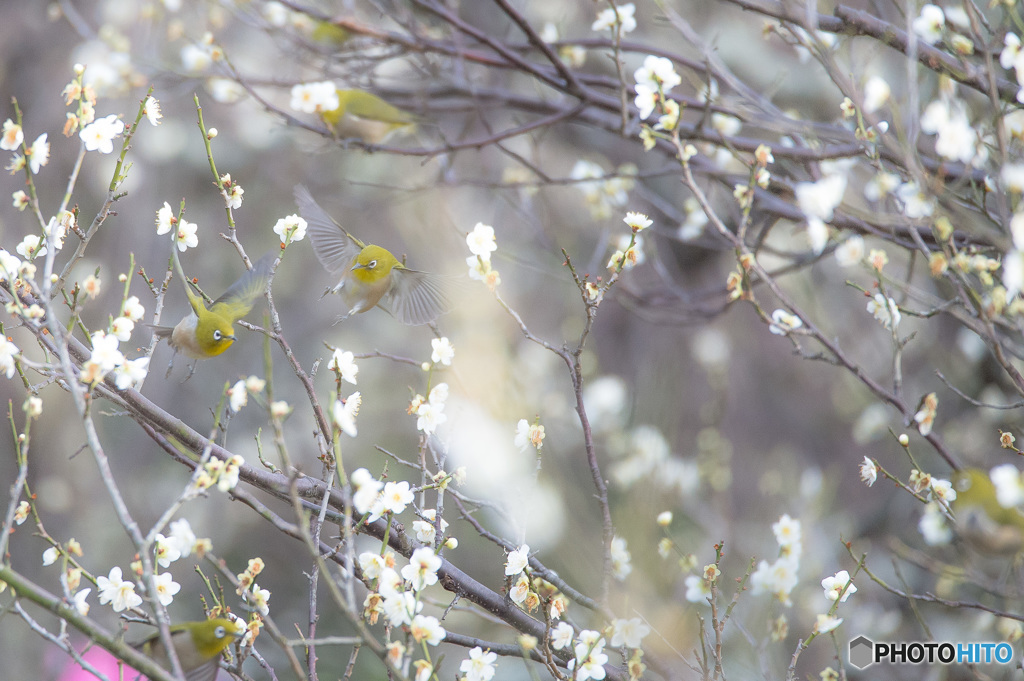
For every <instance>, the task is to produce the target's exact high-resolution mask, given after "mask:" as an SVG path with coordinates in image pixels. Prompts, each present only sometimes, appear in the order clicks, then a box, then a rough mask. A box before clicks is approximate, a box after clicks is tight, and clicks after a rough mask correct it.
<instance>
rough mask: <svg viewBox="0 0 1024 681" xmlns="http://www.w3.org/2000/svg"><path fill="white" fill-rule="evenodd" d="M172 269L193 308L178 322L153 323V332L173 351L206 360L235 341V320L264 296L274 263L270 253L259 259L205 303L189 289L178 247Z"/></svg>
mask: <svg viewBox="0 0 1024 681" xmlns="http://www.w3.org/2000/svg"><path fill="white" fill-rule="evenodd" d="M172 256H173V259H174V268H175V269H176V270H177V271H178V276H180V277H181V280H182V282H183V283H184V284H185V293H186V294H187V295H188V302H189V304H190V305H191V306H192V311H191V312H190V313H189V314H187V315H186V316H185V318H184V319H182V320H181V321H180V322H178V323H177V325H175V326H173V327H171V326H154V327H152V328H153V333H154V334H156V335H157V336H158V337H160V338H167V339H168V342H169V343H170V344H171V347H172V348H174V351H175V352H181V353H184V354H185V355H188V356H189V357H191V358H193V359H197V360H198V359H207V358H209V357H216V356H217V355H219V354H221V353H222V352H224V351H225V350H227V349H228V348H229V347H231V344H232V343H234V342H235V340H236V338H235V327H234V323H235V322H237V321H238V320H239V319H241V318H242V317H244V316H245V315H246V314H248V313H249V310H251V309H252V307H253V305H254V304H255V303H256V299H257V298H259V297H260V296H261V295H263V292H264V290H265V289H266V288H267V280H268V278H269V277H270V268H271V265H272V264H273V262H274V256H273V254H270V253H268V254H267V255H265V256H263V257H262V258H260V260H259V262H257V263H256V264H255V265H254V266H253V268H252V269H251V270H249V271H248V272H246V273H245V274H243V275H242V277H241V278H240V279H239V280H238V281H236V282H235V283H234V284H232V285H231V287H230V288H228V290H227V291H225V292H224V294H223V295H222V296H221V297H220V298H217V300H215V301H213V304H212V305H210V306H209V307H207V306H206V303H205V301H204V300H203V298H202V296H200V295H199V294H197V293H195V292H193V291H192V288H191V287H190V286H189V283H188V279H187V278H186V277H185V273H184V271H182V269H181V263H180V262H179V261H178V253H177V250H174V251H172Z"/></svg>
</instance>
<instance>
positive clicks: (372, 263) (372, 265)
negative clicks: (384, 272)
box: [366, 260, 377, 270]
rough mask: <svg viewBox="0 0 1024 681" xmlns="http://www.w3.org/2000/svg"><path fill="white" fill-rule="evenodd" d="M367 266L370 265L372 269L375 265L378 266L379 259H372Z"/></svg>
mask: <svg viewBox="0 0 1024 681" xmlns="http://www.w3.org/2000/svg"><path fill="white" fill-rule="evenodd" d="M366 266H367V267H369V268H370V269H371V270H372V269H373V268H374V267H376V266H377V261H376V260H371V261H370V262H369V263H367V265H366Z"/></svg>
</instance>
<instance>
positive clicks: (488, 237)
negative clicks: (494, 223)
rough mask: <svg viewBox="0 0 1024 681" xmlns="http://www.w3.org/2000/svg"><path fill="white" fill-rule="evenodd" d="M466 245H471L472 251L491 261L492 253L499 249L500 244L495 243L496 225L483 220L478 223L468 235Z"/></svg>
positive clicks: (470, 249) (470, 250)
mask: <svg viewBox="0 0 1024 681" xmlns="http://www.w3.org/2000/svg"><path fill="white" fill-rule="evenodd" d="M466 245H467V246H469V252H470V253H472V254H473V255H475V256H477V257H480V258H483V259H484V260H487V261H489V260H490V259H491V253H493V252H494V251H496V250H498V244H497V243H495V238H494V227H491V226H490V225H485V224H484V223H482V222H478V223H476V226H474V227H473V231H472V232H470V233H469V234H467V235H466Z"/></svg>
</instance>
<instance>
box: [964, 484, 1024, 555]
mask: <svg viewBox="0 0 1024 681" xmlns="http://www.w3.org/2000/svg"><path fill="white" fill-rule="evenodd" d="M953 487H954V489H955V490H956V499H954V500H953V503H952V504H951V507H952V509H953V513H954V514H955V516H956V530H957V534H958V535H960V537H961V538H963V540H964V541H965V542H967V543H968V544H969V545H970V546H971V547H973V548H975V549H976V550H978V551H979V552H980V553H984V554H990V555H1003V556H1010V555H1014V554H1017V553H1020V551H1021V550H1022V549H1024V514H1022V513H1021V512H1020V510H1018V509H1017V507H1016V506H1011V507H1009V508H1007V507H1004V506H1003V505H1002V504H1000V503H999V498H998V495H997V494H996V486H995V484H994V483H993V482H992V478H991V477H990V476H989V474H988V473H987V472H985V471H983V470H981V469H978V468H965V469H962V470H959V471H956V472H955V473H953Z"/></svg>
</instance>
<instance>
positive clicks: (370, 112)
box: [338, 90, 416, 125]
mask: <svg viewBox="0 0 1024 681" xmlns="http://www.w3.org/2000/svg"><path fill="white" fill-rule="evenodd" d="M338 98H339V99H340V100H342V102H343V103H344V105H345V111H346V112H347V113H349V114H351V115H353V116H359V117H360V118H365V119H367V120H371V121H380V122H381V123H390V124H392V125H411V124H412V123H415V122H416V119H415V118H414V117H413V116H412V114H410V113H408V112H406V111H402V110H401V109H399V108H398V107H397V106H393V105H391V104H388V103H387V102H385V101H384V100H383V99H381V98H380V97H378V96H377V95H375V94H373V93H370V92H366V91H365V90H338Z"/></svg>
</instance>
